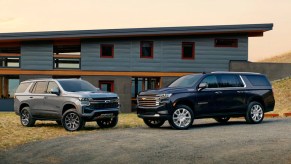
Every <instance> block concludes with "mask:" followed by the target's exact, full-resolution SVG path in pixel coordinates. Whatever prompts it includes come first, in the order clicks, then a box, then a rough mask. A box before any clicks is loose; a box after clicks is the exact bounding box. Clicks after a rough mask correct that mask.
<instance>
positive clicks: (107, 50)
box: [100, 44, 114, 58]
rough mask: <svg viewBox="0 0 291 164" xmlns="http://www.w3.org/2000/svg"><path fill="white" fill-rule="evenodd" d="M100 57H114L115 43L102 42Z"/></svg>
mask: <svg viewBox="0 0 291 164" xmlns="http://www.w3.org/2000/svg"><path fill="white" fill-rule="evenodd" d="M100 57H101V58H113V57H114V45H113V44H101V45H100Z"/></svg>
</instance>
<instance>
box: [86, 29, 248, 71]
mask: <svg viewBox="0 0 291 164" xmlns="http://www.w3.org/2000/svg"><path fill="white" fill-rule="evenodd" d="M215 38H234V39H238V47H237V48H229V47H214V39H215ZM142 40H151V41H154V58H153V59H145V58H140V41H142ZM182 42H195V60H184V59H182V57H181V53H182ZM100 44H114V58H100ZM81 49H82V50H81V54H82V61H81V63H82V64H81V68H82V70H98V71H99V70H100V71H138V72H139V71H146V72H203V71H205V72H210V71H228V70H229V61H231V60H246V61H247V60H248V36H247V35H236V36H227V37H225V36H207V37H192V38H190V37H185V38H182V37H180V38H164V39H159V38H158V39H138V40H126V41H101V40H98V41H83V42H82V46H81Z"/></svg>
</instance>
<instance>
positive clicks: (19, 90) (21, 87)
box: [16, 83, 31, 93]
mask: <svg viewBox="0 0 291 164" xmlns="http://www.w3.org/2000/svg"><path fill="white" fill-rule="evenodd" d="M30 84H31V83H20V85H19V86H18V88H17V89H16V93H23V92H25V90H26V89H27V88H28V87H29V85H30Z"/></svg>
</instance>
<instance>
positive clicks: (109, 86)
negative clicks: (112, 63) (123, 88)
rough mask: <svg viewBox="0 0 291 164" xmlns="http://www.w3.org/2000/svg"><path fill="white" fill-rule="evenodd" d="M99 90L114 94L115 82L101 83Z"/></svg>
mask: <svg viewBox="0 0 291 164" xmlns="http://www.w3.org/2000/svg"><path fill="white" fill-rule="evenodd" d="M99 88H100V90H102V91H107V92H114V81H99Z"/></svg>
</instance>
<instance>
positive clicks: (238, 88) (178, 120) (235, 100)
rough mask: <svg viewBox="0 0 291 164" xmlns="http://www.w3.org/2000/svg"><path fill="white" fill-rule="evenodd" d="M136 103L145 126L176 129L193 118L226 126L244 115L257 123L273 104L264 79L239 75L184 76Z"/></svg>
mask: <svg viewBox="0 0 291 164" xmlns="http://www.w3.org/2000/svg"><path fill="white" fill-rule="evenodd" d="M137 102H138V105H137V115H138V117H140V118H143V120H144V122H145V124H146V125H148V126H149V127H160V126H162V125H163V124H164V122H165V121H166V120H168V121H169V123H170V125H171V126H172V127H173V128H175V129H187V128H189V127H190V126H191V125H192V123H193V121H194V118H195V119H198V118H214V119H215V120H216V121H218V122H219V123H226V122H227V121H228V120H229V119H230V117H242V116H243V117H245V119H246V121H247V122H248V123H254V124H256V123H260V122H262V120H263V119H264V113H265V112H269V111H272V110H273V109H274V105H275V100H274V96H273V91H272V86H271V84H270V82H269V80H268V79H267V78H266V76H264V75H262V74H259V73H239V72H212V73H204V74H192V75H186V76H183V77H180V78H179V79H177V80H176V81H174V82H173V83H172V84H170V85H169V86H168V87H166V88H163V89H160V90H148V91H144V92H140V93H139V95H138V96H137Z"/></svg>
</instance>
